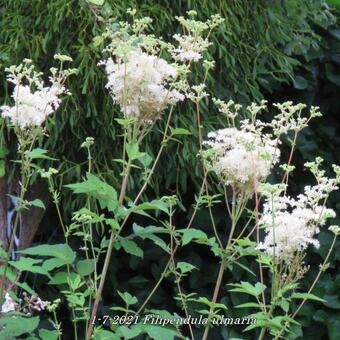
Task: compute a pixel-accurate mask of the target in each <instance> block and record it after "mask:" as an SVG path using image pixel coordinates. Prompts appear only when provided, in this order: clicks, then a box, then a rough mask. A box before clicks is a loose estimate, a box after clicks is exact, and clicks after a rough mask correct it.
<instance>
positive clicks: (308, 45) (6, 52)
mask: <svg viewBox="0 0 340 340" xmlns="http://www.w3.org/2000/svg"><path fill="white" fill-rule="evenodd" d="M329 3H330V4H327V3H326V2H325V1H322V0H300V1H296V0H287V1H279V0H273V1H269V0H255V1H247V0H228V1H227V0H224V1H222V0H220V1H218V0H216V1H208V0H200V1H190V0H187V1H183V0H163V1H156V0H151V1H150V0H144V1H141V0H139V1H137V0H107V1H105V2H104V6H102V7H96V6H92V5H90V3H89V2H87V1H85V0H79V1H72V0H54V1H48V2H45V1H39V0H35V1H22V0H12V1H8V2H2V4H1V5H0V6H1V7H0V31H1V34H0V63H1V68H2V71H3V68H4V67H6V66H9V65H11V64H16V63H19V62H20V61H21V60H22V59H23V58H27V57H29V58H31V59H33V61H34V62H35V63H36V64H37V65H38V67H39V68H40V69H41V70H42V71H47V70H48V69H49V68H50V67H51V66H52V65H53V55H54V54H55V53H58V52H60V53H63V54H69V55H71V56H72V57H73V59H74V63H73V65H72V66H73V67H77V68H78V69H79V74H78V76H76V77H73V78H72V79H71V80H70V81H69V88H70V90H71V92H72V93H73V96H72V97H70V98H67V99H66V101H65V103H64V104H63V108H62V109H61V110H59V112H58V114H57V115H56V119H55V120H53V121H50V122H49V131H50V136H49V138H48V139H46V145H44V147H45V148H47V149H49V150H50V152H51V154H53V155H55V156H56V157H57V158H59V159H60V161H61V162H60V163H61V166H60V170H61V172H62V174H63V181H64V182H65V183H72V182H73V181H75V180H76V179H78V178H79V177H80V176H81V174H83V173H84V171H85V167H86V165H85V162H86V154H85V153H84V151H83V150H81V151H80V148H79V146H80V144H81V143H82V142H83V141H84V139H85V138H86V137H87V136H93V137H94V138H95V139H96V144H95V152H94V157H95V160H94V164H95V171H96V173H98V174H100V175H101V176H103V177H104V178H105V179H106V180H108V181H109V182H110V183H112V184H113V185H115V186H117V185H118V183H119V180H120V178H119V176H118V175H117V174H119V171H118V169H117V165H116V164H115V163H114V162H113V161H112V159H114V158H116V155H117V152H118V151H119V150H120V148H119V145H120V140H119V138H118V137H117V136H118V135H119V132H120V131H119V129H118V128H117V126H116V124H115V122H114V118H115V117H116V116H115V114H116V113H117V112H116V110H115V109H114V108H113V107H112V104H111V99H110V98H109V96H108V94H107V92H106V91H105V89H104V84H105V75H104V72H103V70H101V69H100V68H99V67H98V66H97V63H98V61H99V60H100V58H101V49H102V47H103V46H101V45H100V44H98V43H97V42H96V40H93V38H94V37H96V36H97V35H100V34H101V32H102V31H103V29H104V24H103V22H104V21H105V20H106V19H107V18H112V17H117V18H119V20H122V19H125V18H126V9H127V8H129V7H136V8H137V9H138V10H139V13H140V15H148V16H150V17H152V18H156V20H155V21H154V24H153V29H154V32H155V34H159V35H163V36H164V38H165V39H169V38H170V34H172V33H175V32H176V31H177V30H179V27H178V26H177V24H176V22H175V20H174V16H176V15H183V14H184V13H185V11H186V10H187V9H195V10H197V12H198V15H199V18H201V19H206V18H207V17H208V16H209V15H211V14H214V13H220V14H221V15H222V16H223V17H224V18H225V19H226V21H225V23H224V24H223V25H221V27H220V28H219V29H218V30H217V31H216V32H215V33H214V35H213V37H212V39H213V43H214V45H213V46H212V47H211V49H210V52H209V53H210V58H211V59H214V60H216V69H215V71H214V73H213V74H211V76H210V77H209V79H208V88H209V91H210V93H211V96H212V97H219V98H222V99H226V100H228V99H230V98H233V99H235V100H237V101H238V102H240V103H243V104H248V103H250V102H251V101H259V100H260V99H261V98H266V99H267V100H268V101H269V102H270V103H272V102H277V101H283V100H287V99H291V100H294V101H301V102H304V103H306V104H308V105H319V106H320V107H321V111H322V112H323V114H324V116H323V117H322V118H321V119H318V121H316V122H314V123H312V125H311V126H310V127H309V128H308V129H306V130H305V131H304V132H303V133H302V135H301V136H300V138H299V140H298V146H297V153H296V154H295V158H294V161H295V163H296V165H297V167H298V168H300V169H302V170H301V171H298V172H297V173H296V176H294V177H293V179H292V194H294V193H298V192H300V191H301V188H302V187H303V185H305V184H307V183H310V181H311V178H310V177H309V176H308V175H307V174H306V173H305V171H304V170H303V163H304V162H305V161H307V160H311V159H313V158H314V157H315V156H317V155H320V156H322V157H324V158H325V160H326V164H325V165H326V166H327V167H328V168H330V164H331V163H337V164H340V160H339V158H340V155H339V153H338V150H339V146H340V137H339V123H340V120H339V118H338V116H339V109H340V104H339V96H338V93H339V90H340V67H339V64H340V27H339V25H338V23H337V22H338V21H337V19H338V18H339V16H340V11H339V10H338V9H337V5H338V2H337V1H334V0H333V1H330V2H329ZM101 18H103V21H102V20H101ZM2 71H1V73H0V99H1V100H0V101H1V103H5V102H7V101H8V100H9V97H8V93H9V90H10V89H9V88H8V87H7V84H6V81H5V74H4V72H2ZM202 72H203V71H202V69H200V68H199V67H197V68H196V69H195V79H192V82H197V81H200V80H202V77H203V74H202ZM202 111H203V112H202V116H203V125H204V132H205V133H206V132H207V131H209V130H212V129H216V128H218V127H221V126H222V124H223V121H222V120H221V118H220V117H219V115H218V113H217V112H216V109H215V108H214V107H213V106H211V104H210V102H206V103H205V106H204V109H203V110H202ZM271 114H272V112H271V111H270V112H268V114H267V115H268V116H267V117H269V116H270V115H271ZM172 126H176V127H183V128H187V129H189V130H190V131H191V132H192V136H185V137H184V138H181V143H170V144H169V145H168V147H167V149H166V150H167V151H166V153H165V154H164V155H163V156H162V157H163V158H162V161H161V162H160V165H159V166H158V168H157V176H156V177H154V179H153V181H152V186H151V189H149V190H148V191H147V193H146V195H145V197H144V198H150V199H153V198H155V197H157V196H160V195H164V194H165V195H169V194H174V193H175V192H176V191H177V190H178V191H179V192H180V193H181V197H180V198H181V203H182V205H183V206H185V207H190V206H191V205H192V204H193V202H194V195H193V193H194V192H195V191H196V192H197V190H198V186H199V185H200V178H201V167H200V163H199V161H198V159H197V157H196V155H197V151H198V149H197V145H198V143H197V133H196V128H195V126H196V116H195V113H194V111H193V108H192V107H190V105H183V106H181V107H179V108H178V110H177V111H176V114H175V115H174V118H173V121H172ZM161 129H162V122H160V123H159V124H158V126H157V127H156V128H155V129H154V133H152V135H151V136H150V137H149V139H148V140H147V141H146V143H145V145H144V146H143V147H144V148H145V150H147V152H148V153H150V154H153V155H154V154H155V153H156V152H157V149H156V148H155V146H157V144H158V142H159V141H160V139H161V134H160V133H159V132H158V131H159V130H161ZM1 138H4V139H3V140H2V142H6V143H7V146H8V147H9V148H11V147H12V148H13V143H9V139H8V136H7V135H4V136H2V137H1ZM286 144H287V147H286V149H288V144H289V140H287V141H286ZM286 153H287V150H286V151H284V152H283V157H284V156H285V155H286ZM140 180H141V179H140V178H139V177H138V176H131V179H130V183H129V188H130V192H131V196H132V195H133V192H134V188H138V185H139V182H140ZM339 198H340V197H339V194H338V193H337V194H334V195H333V196H332V198H331V204H330V205H331V206H332V207H333V208H335V209H337V211H338V212H340V203H339ZM79 203H80V202H78V201H75V200H74V197H71V195H69V194H67V193H66V192H65V195H64V197H63V205H64V209H65V215H66V217H67V218H70V212H71V211H72V209H74V208H76V207H77V206H79ZM214 215H215V216H216V221H217V226H218V230H219V233H220V235H221V237H222V238H223V235H225V236H224V237H226V236H227V235H226V233H227V229H226V224H227V222H228V221H226V220H225V215H226V213H225V207H224V206H222V205H220V206H216V207H215V208H214ZM188 216H190V214H189V211H185V210H183V209H179V210H178V213H177V214H176V217H175V223H176V226H177V227H178V228H180V227H184V226H185V225H186V222H187V219H188ZM55 220H56V219H55V211H54V210H53V208H50V209H49V210H48V212H47V214H46V216H45V218H44V221H43V223H42V225H41V226H40V230H39V234H38V235H37V237H36V240H35V242H36V243H46V242H57V240H58V239H59V238H60V237H61V235H59V232H58V228H57V226H56V225H55ZM138 222H140V224H141V225H142V224H143V222H144V221H143V220H141V221H138ZM195 227H196V228H201V229H202V230H205V231H206V232H208V233H211V227H210V222H209V216H208V214H207V213H206V212H204V211H202V212H201V213H200V214H199V216H198V217H197V219H196V220H195ZM331 238H332V236H331V234H330V233H329V232H328V231H322V232H321V233H320V235H319V239H320V243H321V247H320V249H319V250H313V251H311V252H310V254H308V258H307V261H308V262H309V263H310V264H311V269H310V271H309V273H308V275H307V277H306V279H305V280H304V282H303V287H302V289H307V288H308V286H309V285H310V282H311V281H312V280H313V278H314V277H315V275H316V272H317V270H318V263H320V262H321V259H322V258H323V257H324V256H325V254H326V251H327V249H328V247H329V245H330V242H331ZM141 247H142V248H143V249H144V258H143V259H142V260H141V259H137V258H136V257H134V256H130V255H128V254H125V253H123V252H122V251H119V252H116V253H115V255H116V256H113V260H112V263H111V266H110V278H109V280H110V282H108V284H107V286H106V289H105V292H104V306H103V308H104V310H105V308H108V307H110V306H112V305H115V303H117V301H119V297H117V295H116V293H115V289H118V290H120V291H129V292H130V293H131V294H134V295H136V296H137V297H138V299H139V300H140V301H143V298H145V297H146V295H147V294H148V292H149V291H150V289H151V288H152V287H153V284H154V282H155V281H156V280H157V279H158V277H159V275H160V273H161V271H162V269H163V268H164V266H165V261H167V259H166V258H165V257H164V256H162V253H161V251H160V250H159V249H157V248H155V247H154V246H153V245H152V244H151V243H150V244H148V243H143V244H141ZM336 250H337V251H336V252H334V254H333V256H332V261H331V266H330V269H329V270H328V272H327V273H326V274H324V275H323V276H322V277H321V280H320V282H319V284H318V285H317V287H316V289H315V293H316V294H317V295H319V296H320V297H322V298H324V299H325V300H326V301H327V302H326V303H319V302H315V303H311V302H308V303H307V304H306V305H305V307H304V308H303V309H302V310H301V314H300V316H299V319H298V320H299V321H300V322H301V323H302V325H303V327H302V329H300V328H297V329H296V334H297V335H298V336H300V337H301V338H304V339H337V338H338V335H339V334H340V300H339V292H340V275H339V273H338V271H337V268H338V266H339V260H340V251H339V242H338V244H337V248H336ZM178 260H183V261H187V262H190V263H192V264H194V265H196V266H197V267H198V268H200V270H199V271H194V272H193V273H192V275H190V278H188V279H187V280H185V282H184V290H185V291H186V292H193V291H194V292H197V293H198V294H199V295H200V296H207V297H209V298H210V296H211V293H212V290H213V287H214V282H215V280H216V276H217V271H218V263H217V261H216V258H215V257H214V256H213V254H212V253H210V252H208V250H207V249H206V248H205V247H203V246H199V245H194V246H191V245H189V246H187V247H184V248H183V250H181V252H180V254H179V255H178ZM242 261H243V262H242V263H243V264H244V265H246V266H248V267H249V268H251V269H253V270H254V271H255V272H256V270H257V269H256V268H257V267H256V263H255V261H252V262H251V261H249V262H248V261H247V260H246V259H244V260H242ZM248 279H249V280H252V277H251V275H250V274H249V273H248V272H246V271H244V270H243V269H242V268H241V267H234V268H232V270H230V271H229V272H227V274H226V275H225V279H224V283H225V284H227V283H230V282H235V281H239V280H248ZM29 280H31V281H32V282H33V283H34V288H35V289H36V290H37V291H38V292H40V293H41V296H42V297H44V298H47V299H51V300H52V299H53V298H55V297H56V294H57V292H56V291H54V290H53V289H52V288H51V287H50V286H47V284H46V282H44V281H41V280H37V279H36V278H35V277H33V276H31V277H29ZM173 286H174V285H173V282H172V279H171V278H169V279H167V280H165V282H164V283H163V284H162V285H161V287H160V289H159V290H158V291H157V293H156V294H155V296H154V297H153V299H152V301H151V304H150V305H149V307H150V308H161V307H162V308H164V309H167V310H169V311H177V312H178V306H177V305H176V301H175V300H174V299H173V296H174V295H175V294H176V291H174V288H173ZM221 299H222V301H223V302H225V303H226V304H227V305H228V306H230V309H229V311H228V312H227V313H228V315H229V316H242V315H244V313H246V312H247V311H246V310H242V311H239V310H236V309H233V308H232V306H233V305H236V304H239V303H241V302H246V301H244V299H245V298H244V297H241V296H240V295H238V294H230V293H228V292H227V290H226V289H224V290H223V292H222V294H221ZM241 299H242V300H241ZM160 306H161V307H160ZM196 307H197V306H191V308H192V311H191V312H192V313H193V314H194V313H195V309H196ZM60 315H61V317H62V318H63V319H64V320H63V321H65V322H66V324H67V320H68V319H69V315H68V311H67V310H66V309H65V310H64V311H62V313H60ZM198 332H199V331H198ZM214 332H215V334H214V333H213V332H212V333H211V336H214V335H215V336H218V337H221V336H222V337H223V338H226V339H227V338H228V337H241V338H249V339H252V338H253V337H254V334H247V335H246V334H242V328H241V327H240V328H237V327H236V328H235V327H233V330H230V329H228V328H221V327H220V328H217V329H215V330H214Z"/></svg>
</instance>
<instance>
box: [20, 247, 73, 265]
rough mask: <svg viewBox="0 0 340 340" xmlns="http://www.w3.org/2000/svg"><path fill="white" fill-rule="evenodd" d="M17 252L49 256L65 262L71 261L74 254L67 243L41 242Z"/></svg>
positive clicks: (69, 262)
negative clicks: (38, 244)
mask: <svg viewBox="0 0 340 340" xmlns="http://www.w3.org/2000/svg"><path fill="white" fill-rule="evenodd" d="M18 253H21V254H26V255H37V256H51V257H56V258H58V259H61V260H64V262H65V264H71V263H73V261H74V259H75V257H76V255H75V253H74V251H73V250H72V249H71V248H70V246H69V245H67V244H42V245H40V246H35V247H31V248H27V249H24V250H20V251H18Z"/></svg>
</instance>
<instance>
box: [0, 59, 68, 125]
mask: <svg viewBox="0 0 340 340" xmlns="http://www.w3.org/2000/svg"><path fill="white" fill-rule="evenodd" d="M60 57H64V58H69V57H66V56H60V55H56V59H60ZM69 59H70V58H69ZM69 59H67V60H63V61H69ZM6 70H7V72H9V75H8V77H7V79H8V81H9V82H11V83H13V84H14V85H15V87H14V90H13V93H12V96H11V97H12V98H13V100H14V105H13V106H2V107H1V108H0V110H1V115H2V117H7V118H9V119H10V121H11V123H12V124H14V125H15V126H18V127H19V128H20V129H27V128H31V127H39V126H41V125H42V124H43V123H44V121H45V120H46V118H47V117H48V116H50V115H51V114H52V113H54V112H55V111H56V110H57V109H58V108H59V106H60V103H61V99H60V96H61V95H62V94H64V93H68V92H67V91H66V88H65V87H64V85H63V82H64V81H65V79H66V77H67V76H68V75H69V74H71V73H72V72H74V70H71V71H72V72H66V71H60V72H58V71H57V70H56V69H51V72H52V76H51V77H50V78H49V80H50V82H51V86H44V83H43V81H42V80H41V75H42V74H41V73H38V72H36V71H35V69H34V66H33V65H31V60H28V59H25V60H24V62H23V64H21V65H19V66H11V67H10V68H8V69H6ZM67 71H70V70H67Z"/></svg>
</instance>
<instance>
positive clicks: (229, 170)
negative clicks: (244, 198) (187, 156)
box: [203, 128, 280, 192]
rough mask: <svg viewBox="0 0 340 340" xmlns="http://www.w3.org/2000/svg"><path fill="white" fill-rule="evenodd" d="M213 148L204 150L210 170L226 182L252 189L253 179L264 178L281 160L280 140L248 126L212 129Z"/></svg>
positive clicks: (210, 140)
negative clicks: (252, 130) (253, 130)
mask: <svg viewBox="0 0 340 340" xmlns="http://www.w3.org/2000/svg"><path fill="white" fill-rule="evenodd" d="M208 138H209V140H208V141H205V142H203V143H204V144H205V145H207V146H209V147H210V149H209V150H207V151H205V152H204V155H203V156H204V158H205V160H206V164H207V166H208V168H209V170H212V171H214V172H215V173H216V174H217V176H218V177H219V178H220V179H221V180H222V181H223V182H224V183H225V184H226V185H233V186H235V187H237V188H243V189H245V190H246V191H248V192H249V191H250V192H252V191H253V187H254V182H255V181H258V182H261V181H263V180H265V179H266V178H267V177H268V175H269V174H270V170H271V169H272V167H273V165H274V164H276V163H277V162H278V161H279V157H280V150H279V149H278V147H277V141H275V140H272V139H271V138H270V137H269V136H268V135H262V136H260V135H258V134H256V133H254V132H251V131H249V130H247V129H246V128H243V129H237V128H226V129H222V130H217V131H215V132H210V133H209V134H208Z"/></svg>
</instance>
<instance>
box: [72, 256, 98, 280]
mask: <svg viewBox="0 0 340 340" xmlns="http://www.w3.org/2000/svg"><path fill="white" fill-rule="evenodd" d="M95 265H96V261H95V260H94V259H86V260H80V261H78V262H77V265H76V268H77V272H78V273H79V274H80V275H82V276H87V275H90V274H91V273H93V272H94V270H95Z"/></svg>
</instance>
